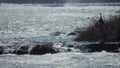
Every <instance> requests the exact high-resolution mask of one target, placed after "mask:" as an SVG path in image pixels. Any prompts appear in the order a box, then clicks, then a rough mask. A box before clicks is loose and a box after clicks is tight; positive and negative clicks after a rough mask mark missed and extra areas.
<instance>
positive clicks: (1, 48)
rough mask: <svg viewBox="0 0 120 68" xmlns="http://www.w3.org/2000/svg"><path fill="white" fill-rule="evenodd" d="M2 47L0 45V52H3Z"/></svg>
mask: <svg viewBox="0 0 120 68" xmlns="http://www.w3.org/2000/svg"><path fill="white" fill-rule="evenodd" d="M3 49H4V48H3V47H2V46H0V54H3Z"/></svg>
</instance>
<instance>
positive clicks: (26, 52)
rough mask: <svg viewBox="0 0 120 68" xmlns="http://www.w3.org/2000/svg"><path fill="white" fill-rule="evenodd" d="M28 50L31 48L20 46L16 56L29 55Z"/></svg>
mask: <svg viewBox="0 0 120 68" xmlns="http://www.w3.org/2000/svg"><path fill="white" fill-rule="evenodd" d="M28 49H29V46H20V47H19V48H18V49H17V50H16V52H15V53H16V54H28Z"/></svg>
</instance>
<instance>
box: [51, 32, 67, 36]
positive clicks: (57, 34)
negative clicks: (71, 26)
mask: <svg viewBox="0 0 120 68" xmlns="http://www.w3.org/2000/svg"><path fill="white" fill-rule="evenodd" d="M61 34H65V33H64V32H59V31H57V32H53V33H50V36H60V35H61Z"/></svg>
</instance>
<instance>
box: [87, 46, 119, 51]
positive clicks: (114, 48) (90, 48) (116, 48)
mask: <svg viewBox="0 0 120 68" xmlns="http://www.w3.org/2000/svg"><path fill="white" fill-rule="evenodd" d="M85 49H86V52H101V51H106V52H114V53H117V52H120V44H91V45H86V46H85Z"/></svg>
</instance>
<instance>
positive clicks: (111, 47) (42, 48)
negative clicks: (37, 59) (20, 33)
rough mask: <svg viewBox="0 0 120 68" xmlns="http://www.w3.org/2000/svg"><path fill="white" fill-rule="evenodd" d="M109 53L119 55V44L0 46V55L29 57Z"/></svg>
mask: <svg viewBox="0 0 120 68" xmlns="http://www.w3.org/2000/svg"><path fill="white" fill-rule="evenodd" d="M101 51H106V52H111V53H120V43H99V42H98V43H91V44H80V43H77V42H76V43H73V44H68V43H63V42H57V43H53V42H46V43H32V44H31V43H30V44H27V45H26V44H24V43H21V42H17V43H15V42H14V43H10V44H8V45H6V46H0V54H17V55H22V54H30V55H44V54H47V53H51V54H55V53H63V52H80V53H93V52H101Z"/></svg>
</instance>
